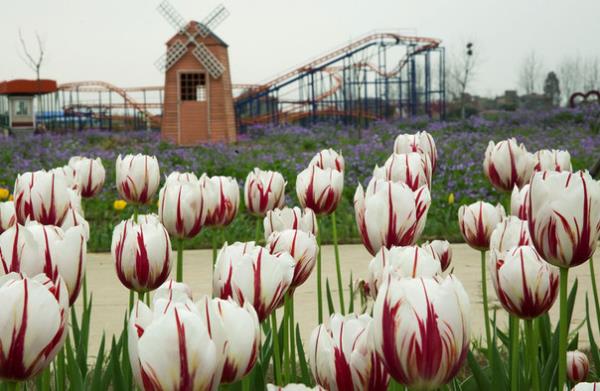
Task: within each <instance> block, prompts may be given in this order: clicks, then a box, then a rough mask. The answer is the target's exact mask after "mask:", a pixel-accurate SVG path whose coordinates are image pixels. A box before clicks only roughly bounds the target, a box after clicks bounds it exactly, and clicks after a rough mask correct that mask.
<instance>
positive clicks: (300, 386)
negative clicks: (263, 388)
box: [267, 383, 325, 391]
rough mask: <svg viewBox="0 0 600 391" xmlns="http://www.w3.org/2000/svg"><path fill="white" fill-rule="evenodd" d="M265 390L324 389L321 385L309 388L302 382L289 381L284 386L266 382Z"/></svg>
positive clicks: (318, 390) (299, 390) (319, 390)
mask: <svg viewBox="0 0 600 391" xmlns="http://www.w3.org/2000/svg"><path fill="white" fill-rule="evenodd" d="M267 391H325V390H324V389H323V388H321V386H316V387H314V388H310V387H307V386H305V385H304V384H298V383H289V384H286V385H285V386H283V387H282V386H276V385H275V384H267Z"/></svg>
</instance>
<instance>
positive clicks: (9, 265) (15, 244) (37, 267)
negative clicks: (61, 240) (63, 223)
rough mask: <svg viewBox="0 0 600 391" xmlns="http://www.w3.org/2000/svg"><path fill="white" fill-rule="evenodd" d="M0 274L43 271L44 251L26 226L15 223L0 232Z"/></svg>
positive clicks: (28, 274) (31, 274) (35, 273)
mask: <svg viewBox="0 0 600 391" xmlns="http://www.w3.org/2000/svg"><path fill="white" fill-rule="evenodd" d="M0 262H1V263H2V268H1V269H0V275H1V274H9V273H22V274H25V275H27V276H31V277H32V276H36V275H38V274H40V273H44V265H45V262H44V252H43V250H42V247H40V245H39V244H38V242H37V241H36V240H35V237H34V236H33V234H32V233H31V232H30V230H29V228H28V227H25V226H23V225H21V224H18V223H17V224H15V225H13V226H12V227H10V228H9V229H7V230H6V231H4V232H3V233H2V234H0Z"/></svg>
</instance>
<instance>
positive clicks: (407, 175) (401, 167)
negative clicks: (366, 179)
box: [373, 152, 431, 191]
mask: <svg viewBox="0 0 600 391" xmlns="http://www.w3.org/2000/svg"><path fill="white" fill-rule="evenodd" d="M373 178H376V179H383V180H388V181H392V182H402V183H406V184H407V185H408V187H410V188H411V189H412V190H413V191H417V190H418V189H419V188H420V187H421V186H427V188H429V189H430V188H431V163H430V162H429V158H428V157H427V156H425V155H421V154H419V153H416V152H411V153H405V154H396V153H394V154H392V155H391V156H390V157H389V158H388V160H387V161H386V162H385V165H384V166H383V167H378V166H375V169H374V170H373Z"/></svg>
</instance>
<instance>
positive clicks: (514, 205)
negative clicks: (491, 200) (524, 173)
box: [510, 184, 529, 220]
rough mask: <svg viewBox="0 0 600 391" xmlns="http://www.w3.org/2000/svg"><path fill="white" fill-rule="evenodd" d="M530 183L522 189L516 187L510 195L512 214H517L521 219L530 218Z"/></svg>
mask: <svg viewBox="0 0 600 391" xmlns="http://www.w3.org/2000/svg"><path fill="white" fill-rule="evenodd" d="M528 201H529V184H526V185H525V186H523V187H522V188H521V189H520V190H519V188H518V187H516V186H515V187H514V188H513V191H512V194H511V195H510V214H512V215H513V216H517V217H518V218H520V219H521V220H528V218H527V212H528V210H529V205H528V204H527V202H528Z"/></svg>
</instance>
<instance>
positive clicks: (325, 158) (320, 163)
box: [308, 148, 345, 172]
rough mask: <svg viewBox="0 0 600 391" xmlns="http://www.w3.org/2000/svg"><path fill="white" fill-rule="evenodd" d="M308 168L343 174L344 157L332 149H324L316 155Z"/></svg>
mask: <svg viewBox="0 0 600 391" xmlns="http://www.w3.org/2000/svg"><path fill="white" fill-rule="evenodd" d="M308 165H309V166H317V167H319V168H320V169H321V170H325V169H327V168H331V169H332V170H336V171H340V172H344V166H345V164H344V157H343V156H342V153H341V152H340V153H337V152H336V151H334V150H333V149H331V148H329V149H324V150H322V151H321V152H319V153H317V154H316V155H315V156H314V157H313V158H312V160H311V161H310V163H309V164H308Z"/></svg>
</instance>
